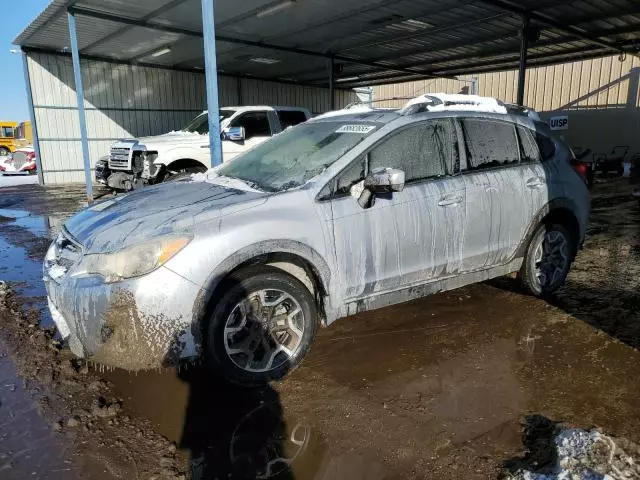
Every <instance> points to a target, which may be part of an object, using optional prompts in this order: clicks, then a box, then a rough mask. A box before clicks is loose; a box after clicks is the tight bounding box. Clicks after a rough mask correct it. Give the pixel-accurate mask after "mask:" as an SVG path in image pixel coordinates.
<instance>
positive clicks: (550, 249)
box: [534, 230, 571, 291]
mask: <svg viewBox="0 0 640 480" xmlns="http://www.w3.org/2000/svg"><path fill="white" fill-rule="evenodd" d="M570 258H571V257H570V252H569V241H568V239H567V238H566V236H565V235H564V234H563V233H562V232H560V231H558V230H551V231H548V232H546V233H545V234H544V236H543V237H542V239H541V241H540V243H539V244H538V246H537V247H536V249H535V253H534V262H535V276H536V279H537V281H538V285H539V286H540V289H541V290H542V291H551V290H553V289H554V288H555V287H556V286H557V285H558V284H559V283H560V282H562V281H563V279H564V276H565V275H566V272H567V270H568V267H569V263H570Z"/></svg>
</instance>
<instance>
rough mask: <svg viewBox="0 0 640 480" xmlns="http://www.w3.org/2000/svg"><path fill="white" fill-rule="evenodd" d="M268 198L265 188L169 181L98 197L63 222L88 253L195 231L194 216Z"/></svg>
mask: <svg viewBox="0 0 640 480" xmlns="http://www.w3.org/2000/svg"><path fill="white" fill-rule="evenodd" d="M266 198H267V194H266V193H263V192H258V191H254V190H241V189H237V188H230V187H227V186H222V185H217V184H214V183H210V182H196V181H189V180H185V181H176V182H169V183H164V184H160V185H156V186H152V187H146V188H143V189H141V190H138V191H135V192H133V193H129V194H126V195H122V196H118V197H115V198H112V199H110V200H107V201H104V202H100V203H96V204H94V205H92V206H90V207H88V208H86V209H84V210H82V211H80V212H78V213H77V214H76V215H74V216H73V217H71V218H70V219H69V220H68V221H67V222H66V223H65V228H66V230H67V232H68V233H69V234H70V235H71V236H72V237H73V238H74V239H75V240H76V241H77V242H79V243H80V244H82V246H83V248H84V250H85V252H86V253H106V252H113V251H117V250H119V249H121V248H124V247H127V246H129V245H134V244H136V243H140V242H144V241H145V240H148V239H149V238H151V237H155V236H162V235H170V234H183V233H186V234H191V233H193V231H194V218H195V217H198V223H199V224H200V223H201V222H203V221H206V220H211V219H216V218H218V217H219V216H220V215H222V214H223V212H224V210H225V209H227V208H228V207H232V206H236V207H234V209H237V205H238V204H244V203H246V204H247V208H250V207H252V206H255V205H257V204H260V203H263V202H264V201H266ZM232 210H233V209H232Z"/></svg>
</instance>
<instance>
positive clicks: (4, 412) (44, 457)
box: [0, 341, 79, 480]
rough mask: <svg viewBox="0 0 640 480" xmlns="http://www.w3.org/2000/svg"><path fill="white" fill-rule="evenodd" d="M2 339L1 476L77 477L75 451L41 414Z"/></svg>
mask: <svg viewBox="0 0 640 480" xmlns="http://www.w3.org/2000/svg"><path fill="white" fill-rule="evenodd" d="M27 388H28V387H27V383H26V382H25V381H24V379H23V378H21V377H20V376H18V375H17V373H16V371H15V366H14V365H13V362H12V361H11V359H10V358H9V353H8V350H7V349H6V346H5V345H4V343H3V342H2V341H0V478H3V479H6V480H10V479H23V478H26V477H33V476H35V477H36V478H49V479H52V480H57V479H68V478H73V477H76V476H77V474H78V470H79V469H78V466H77V465H74V464H73V460H72V459H73V452H72V451H71V449H70V448H69V445H67V444H65V442H64V441H61V439H60V438H58V437H57V436H56V434H55V433H54V431H53V430H52V428H51V423H50V422H47V420H46V419H45V418H44V417H43V416H42V415H41V412H40V411H39V407H38V404H37V403H36V402H34V401H33V399H32V397H31V395H30V393H29V392H28V391H27Z"/></svg>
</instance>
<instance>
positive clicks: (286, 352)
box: [224, 289, 305, 372]
mask: <svg viewBox="0 0 640 480" xmlns="http://www.w3.org/2000/svg"><path fill="white" fill-rule="evenodd" d="M304 323H305V322H304V313H303V311H302V308H301V307H300V304H299V303H298V301H297V300H296V299H295V298H293V297H292V296H291V295H289V294H288V293H286V292H284V291H282V290H277V289H265V290H259V291H256V292H252V293H251V294H249V295H248V296H246V297H245V298H243V299H242V300H241V301H239V302H238V303H237V304H236V305H235V306H234V307H233V309H232V310H231V313H230V314H229V316H228V317H227V320H226V323H225V326H224V346H225V351H226V353H227V355H228V356H229V358H230V359H231V361H232V362H233V363H234V364H235V365H236V366H238V367H239V368H242V369H243V370H245V371H247V372H268V371H270V370H274V369H276V368H278V367H280V366H281V365H283V364H284V363H286V362H287V361H289V359H291V358H292V357H294V356H295V355H296V353H297V352H298V350H299V349H300V346H301V344H302V336H303V334H304V328H305V327H304Z"/></svg>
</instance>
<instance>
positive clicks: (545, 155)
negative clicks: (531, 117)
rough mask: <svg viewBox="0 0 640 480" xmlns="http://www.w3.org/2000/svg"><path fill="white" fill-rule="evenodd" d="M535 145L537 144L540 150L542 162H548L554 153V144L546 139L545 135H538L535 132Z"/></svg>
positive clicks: (538, 133)
mask: <svg viewBox="0 0 640 480" xmlns="http://www.w3.org/2000/svg"><path fill="white" fill-rule="evenodd" d="M536 143H537V144H538V148H539V149H540V155H542V160H549V159H550V158H551V157H553V156H554V155H555V153H556V144H555V143H554V142H553V140H551V139H550V138H549V137H547V136H546V135H545V134H543V133H540V132H538V131H537V130H536Z"/></svg>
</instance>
